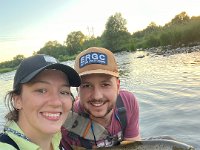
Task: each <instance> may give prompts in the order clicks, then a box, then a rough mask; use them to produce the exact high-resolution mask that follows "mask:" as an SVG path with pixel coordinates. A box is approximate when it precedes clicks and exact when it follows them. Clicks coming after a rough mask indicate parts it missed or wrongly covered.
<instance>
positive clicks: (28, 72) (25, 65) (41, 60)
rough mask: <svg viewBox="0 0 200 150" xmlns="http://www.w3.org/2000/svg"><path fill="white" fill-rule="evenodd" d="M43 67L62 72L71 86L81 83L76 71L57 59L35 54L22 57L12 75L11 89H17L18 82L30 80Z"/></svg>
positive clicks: (43, 68)
mask: <svg viewBox="0 0 200 150" xmlns="http://www.w3.org/2000/svg"><path fill="white" fill-rule="evenodd" d="M45 69H56V70H60V71H62V72H64V73H65V74H66V75H67V77H68V80H69V84H70V86H72V87H78V86H80V84H81V79H80V77H79V75H78V73H77V72H76V71H75V70H74V69H73V68H71V67H70V66H67V65H65V64H61V63H60V62H59V61H58V60H57V59H55V58H54V57H52V56H49V55H44V54H37V55H34V56H31V57H28V58H26V59H24V60H23V61H22V62H21V63H20V65H19V67H18V69H17V71H16V73H15V77H14V83H13V89H17V88H18V87H19V85H20V84H23V83H27V82H29V81H31V80H32V79H33V78H34V77H35V76H36V75H38V74H39V73H40V72H41V71H43V70H45Z"/></svg>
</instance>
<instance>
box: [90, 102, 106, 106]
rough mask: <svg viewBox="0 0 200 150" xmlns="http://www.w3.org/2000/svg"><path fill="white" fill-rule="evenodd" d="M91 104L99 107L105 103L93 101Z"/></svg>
mask: <svg viewBox="0 0 200 150" xmlns="http://www.w3.org/2000/svg"><path fill="white" fill-rule="evenodd" d="M91 104H92V105H93V106H96V107H99V106H102V105H103V104H104V103H103V102H91Z"/></svg>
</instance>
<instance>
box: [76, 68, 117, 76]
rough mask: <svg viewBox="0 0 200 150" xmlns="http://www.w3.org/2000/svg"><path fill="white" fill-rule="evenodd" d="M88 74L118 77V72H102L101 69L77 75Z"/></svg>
mask: <svg viewBox="0 0 200 150" xmlns="http://www.w3.org/2000/svg"><path fill="white" fill-rule="evenodd" d="M89 74H107V75H111V76H114V77H119V73H118V72H112V71H108V70H102V69H97V70H90V71H84V72H83V73H79V75H80V76H84V75H89Z"/></svg>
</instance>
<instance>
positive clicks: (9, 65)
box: [0, 55, 25, 73]
mask: <svg viewBox="0 0 200 150" xmlns="http://www.w3.org/2000/svg"><path fill="white" fill-rule="evenodd" d="M24 58H25V57H24V55H17V56H15V57H13V60H11V61H5V62H2V63H0V68H1V69H0V73H3V72H8V71H12V70H14V69H15V68H16V67H17V66H18V65H19V64H20V63H21V61H22V60H23V59H24Z"/></svg>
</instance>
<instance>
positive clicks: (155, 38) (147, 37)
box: [0, 12, 200, 72]
mask: <svg viewBox="0 0 200 150" xmlns="http://www.w3.org/2000/svg"><path fill="white" fill-rule="evenodd" d="M126 25H127V21H126V19H124V18H123V17H122V14H121V13H119V12H117V13H115V14H114V15H112V16H110V17H109V18H108V20H107V22H106V24H105V30H104V31H103V33H102V35H101V36H98V37H95V36H94V35H84V34H83V33H82V32H81V31H73V32H71V33H69V34H68V35H67V37H66V40H65V41H64V43H63V44H60V43H59V42H58V41H56V40H55V41H48V42H47V43H45V45H44V46H43V47H42V48H40V49H39V50H38V51H35V52H34V53H33V55H35V54H48V55H51V56H53V57H55V58H57V59H59V60H60V61H66V60H71V59H74V58H75V56H76V54H78V53H79V52H81V51H82V50H84V49H87V48H88V47H92V46H96V47H105V48H107V49H109V50H111V51H112V52H119V51H135V50H137V49H140V48H143V49H145V48H151V47H158V46H167V45H171V46H172V47H180V46H182V45H184V46H186V45H187V46H188V45H191V44H193V45H195V44H199V42H200V28H199V27H200V16H192V17H189V16H188V15H187V13H186V12H181V13H180V14H177V15H176V16H175V17H174V18H172V20H171V21H170V22H168V23H166V24H165V25H164V26H158V25H156V23H155V22H151V23H150V24H149V25H148V26H147V27H146V28H145V29H143V30H141V31H137V32H134V33H129V32H128V29H127V27H126ZM23 59H24V56H23V55H17V56H16V57H14V58H13V60H11V61H6V62H2V63H0V68H1V70H0V72H5V71H9V70H10V69H13V68H15V67H16V66H17V65H19V63H20V62H21V61H22V60H23ZM2 70H3V71H2Z"/></svg>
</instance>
